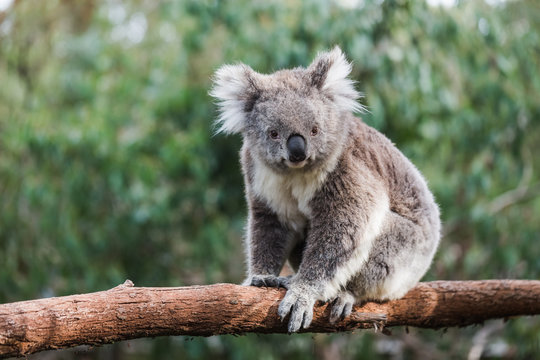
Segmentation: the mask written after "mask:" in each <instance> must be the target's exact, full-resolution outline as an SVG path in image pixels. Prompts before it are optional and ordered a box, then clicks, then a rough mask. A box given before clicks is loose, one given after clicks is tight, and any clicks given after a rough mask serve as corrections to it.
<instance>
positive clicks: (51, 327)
mask: <svg viewBox="0 0 540 360" xmlns="http://www.w3.org/2000/svg"><path fill="white" fill-rule="evenodd" d="M284 294H285V290H284V289H273V288H256V287H245V286H239V285H232V284H216V285H209V286H189V287H178V288H142V287H133V283H132V282H131V281H129V280H128V281H126V282H125V283H124V284H123V285H120V286H117V287H115V288H113V289H110V290H108V291H101V292H96V293H90V294H81V295H71V296H63V297H55V298H47V299H39V300H31V301H22V302H15V303H9V304H3V305H0V358H3V357H9V356H23V355H27V354H31V353H35V352H39V351H43V350H49V349H60V348H67V347H73V346H77V345H84V344H87V345H102V344H106V343H112V342H115V341H121V340H128V339H135V338H140V337H155V336H164V335H190V336H210V335H219V334H243V333H249V332H254V333H286V332H287V327H286V322H284V323H282V322H281V321H280V319H279V318H278V316H277V307H278V305H279V302H280V300H281V299H282V297H283V295H284ZM314 311H315V313H314V318H313V323H312V325H311V327H310V328H309V329H308V330H307V332H338V331H351V330H354V329H364V328H375V329H379V330H383V329H386V328H388V327H392V326H401V325H406V326H415V327H422V328H442V327H451V326H465V325H470V324H476V323H481V322H483V321H484V320H488V319H493V318H507V317H510V316H520V315H536V314H540V281H533V280H530V281H527V280H484V281H435V282H428V283H420V284H418V285H417V286H416V287H415V288H414V289H412V290H411V291H410V292H409V293H408V294H407V295H405V297H404V298H402V299H400V300H395V301H388V302H384V303H374V302H368V303H365V304H363V305H361V306H356V307H355V308H354V310H353V313H352V314H351V315H350V316H349V317H347V318H346V319H345V320H343V321H341V322H338V323H336V324H330V323H329V322H328V318H329V309H327V304H326V303H318V304H317V305H316V306H315V310H314Z"/></svg>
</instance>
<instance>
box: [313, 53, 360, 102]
mask: <svg viewBox="0 0 540 360" xmlns="http://www.w3.org/2000/svg"><path fill="white" fill-rule="evenodd" d="M351 70H352V66H351V63H349V62H348V61H347V59H346V58H345V55H343V52H342V51H341V49H340V48H339V47H338V46H336V47H334V49H333V50H332V51H329V52H324V53H321V54H319V55H318V56H317V57H316V58H315V60H313V62H312V63H311V65H310V66H309V67H308V68H307V74H308V81H309V84H310V85H311V86H314V87H316V88H318V89H319V90H321V92H323V93H324V94H325V95H326V96H328V97H329V98H331V99H333V101H334V102H335V103H336V104H337V105H338V107H339V108H340V109H343V110H345V111H358V112H362V111H363V110H364V107H363V106H362V105H361V104H360V103H358V102H357V100H358V99H359V98H361V97H362V95H361V94H360V93H359V92H358V91H356V90H355V88H354V81H353V80H351V79H349V78H348V75H349V74H350V72H351Z"/></svg>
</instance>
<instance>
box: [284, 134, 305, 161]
mask: <svg viewBox="0 0 540 360" xmlns="http://www.w3.org/2000/svg"><path fill="white" fill-rule="evenodd" d="M287 151H288V152H289V160H290V161H292V162H300V161H303V160H305V159H306V140H304V138H303V137H302V136H301V135H291V136H290V137H289V139H288V140H287Z"/></svg>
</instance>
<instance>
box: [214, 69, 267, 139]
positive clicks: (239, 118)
mask: <svg viewBox="0 0 540 360" xmlns="http://www.w3.org/2000/svg"><path fill="white" fill-rule="evenodd" d="M257 75H259V74H257V73H256V72H255V71H253V70H252V69H251V68H250V67H249V66H247V65H244V64H240V65H223V66H222V67H221V68H219V69H218V70H217V71H216V73H215V75H214V78H213V82H214V86H213V88H212V90H211V91H210V95H211V96H213V97H214V98H216V99H217V100H218V106H219V111H220V115H219V117H218V119H217V120H216V124H217V125H218V127H219V128H218V130H217V132H224V133H227V134H234V133H240V132H242V130H243V129H244V127H245V122H246V113H247V112H250V111H251V110H252V109H253V106H254V104H255V101H257V99H258V98H259V96H260V90H259V88H258V86H257V84H256V82H257V81H256V80H257V79H256V77H257Z"/></svg>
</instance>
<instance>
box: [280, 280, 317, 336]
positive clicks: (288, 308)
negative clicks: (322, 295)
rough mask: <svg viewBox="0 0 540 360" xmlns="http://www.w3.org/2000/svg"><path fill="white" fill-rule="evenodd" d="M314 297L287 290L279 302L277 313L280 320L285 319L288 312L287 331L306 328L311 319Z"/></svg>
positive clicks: (291, 331)
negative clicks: (289, 315) (289, 316)
mask: <svg viewBox="0 0 540 360" xmlns="http://www.w3.org/2000/svg"><path fill="white" fill-rule="evenodd" d="M314 305H315V298H314V297H311V296H309V295H307V294H305V293H296V292H293V291H291V290H288V291H287V294H285V297H284V298H283V300H281V303H280V304H279V308H278V315H279V317H280V318H281V321H283V320H285V318H286V317H287V315H288V314H289V313H290V314H291V318H290V319H289V326H288V327H287V330H288V332H289V333H293V332H297V331H298V330H300V329H302V328H303V329H307V328H308V327H309V325H310V324H311V321H312V320H313V306H314Z"/></svg>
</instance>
